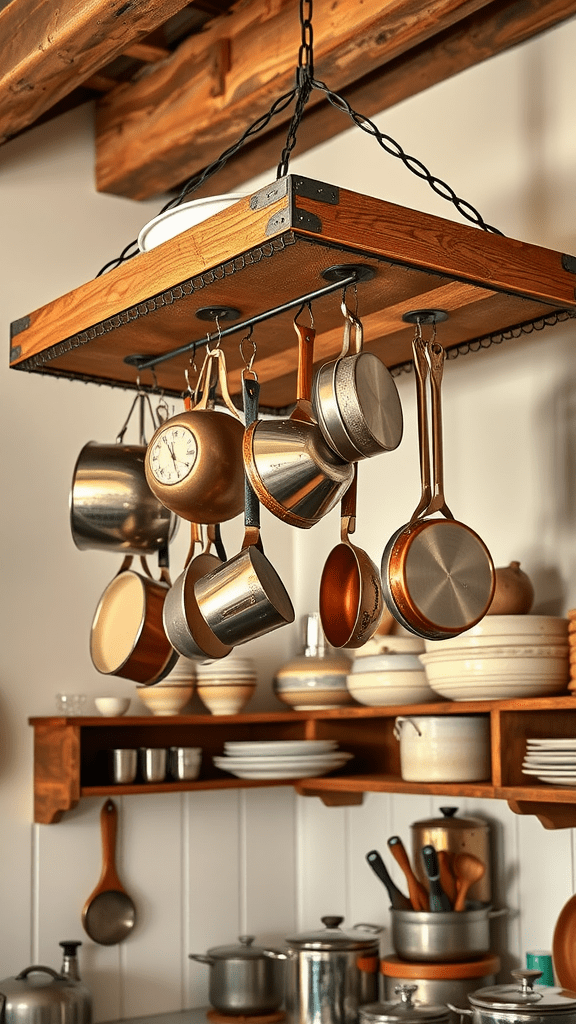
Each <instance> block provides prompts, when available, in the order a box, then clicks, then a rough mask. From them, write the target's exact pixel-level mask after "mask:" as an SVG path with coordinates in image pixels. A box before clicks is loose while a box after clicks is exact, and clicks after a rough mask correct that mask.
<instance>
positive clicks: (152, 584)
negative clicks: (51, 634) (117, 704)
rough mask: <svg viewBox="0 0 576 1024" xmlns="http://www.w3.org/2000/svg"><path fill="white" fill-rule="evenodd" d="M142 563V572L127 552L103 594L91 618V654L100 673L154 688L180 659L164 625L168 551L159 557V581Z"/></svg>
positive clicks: (167, 586) (168, 577)
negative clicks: (138, 571)
mask: <svg viewBox="0 0 576 1024" xmlns="http://www.w3.org/2000/svg"><path fill="white" fill-rule="evenodd" d="M140 561H141V563H142V568H143V570H144V574H142V573H137V572H135V571H134V570H133V569H131V568H130V565H131V563H132V555H127V556H126V558H125V559H124V561H123V562H122V565H121V566H120V569H119V571H118V573H117V575H116V576H115V577H114V579H113V580H112V581H111V583H109V584H108V586H107V587H106V590H105V591H104V593H103V594H102V597H101V598H100V602H99V604H98V607H97V609H96V613H95V615H94V619H93V622H92V630H91V633H90V654H91V657H92V662H93V665H94V668H96V669H97V670H98V672H102V673H103V674H104V675H113V676H121V677H122V678H124V679H132V680H133V681H134V682H135V683H142V684H144V685H145V686H151V685H152V684H153V683H158V682H160V680H161V679H163V678H164V676H166V675H168V673H169V672H171V671H172V669H173V668H174V666H175V665H176V662H177V660H178V654H177V652H176V651H175V650H174V649H173V647H172V645H171V643H170V641H169V640H168V637H167V636H166V633H165V632H164V626H163V624H162V610H163V606H164V601H165V599H166V595H167V593H168V591H169V589H170V573H169V570H168V551H167V549H166V550H165V551H164V552H161V554H160V556H159V559H158V561H159V564H160V566H161V572H160V579H159V580H155V579H154V578H153V577H152V575H151V573H150V570H149V569H148V564H147V562H146V559H145V558H141V559H140Z"/></svg>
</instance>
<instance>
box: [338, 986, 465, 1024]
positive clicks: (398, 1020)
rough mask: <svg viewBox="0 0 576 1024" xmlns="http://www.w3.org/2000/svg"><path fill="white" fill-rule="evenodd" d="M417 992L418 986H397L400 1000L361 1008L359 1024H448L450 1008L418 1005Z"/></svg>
mask: <svg viewBox="0 0 576 1024" xmlns="http://www.w3.org/2000/svg"><path fill="white" fill-rule="evenodd" d="M417 991H418V985H396V986H395V988H394V992H395V993H396V995H399V996H400V999H399V1000H397V1001H396V1002H394V1001H390V1002H383V1003H371V1004H369V1005H367V1006H361V1007H360V1009H359V1011H358V1024H448V1022H449V1019H450V1014H449V1011H448V1007H447V1006H433V1005H426V1006H424V1005H422V1004H418V1005H416V1004H415V1003H413V1001H412V1000H413V997H414V994H415V993H416V992H417Z"/></svg>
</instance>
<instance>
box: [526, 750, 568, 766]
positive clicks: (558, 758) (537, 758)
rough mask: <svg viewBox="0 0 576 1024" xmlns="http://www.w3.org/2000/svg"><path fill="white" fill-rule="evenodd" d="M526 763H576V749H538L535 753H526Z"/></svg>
mask: <svg viewBox="0 0 576 1024" xmlns="http://www.w3.org/2000/svg"><path fill="white" fill-rule="evenodd" d="M524 762H525V763H526V764H539V765H544V766H545V765H549V764H550V765H555V764H576V750H572V751H571V750H570V749H568V748H567V749H566V750H550V751H546V750H544V751H541V750H540V751H538V752H537V753H534V754H528V753H527V754H526V756H525V758H524Z"/></svg>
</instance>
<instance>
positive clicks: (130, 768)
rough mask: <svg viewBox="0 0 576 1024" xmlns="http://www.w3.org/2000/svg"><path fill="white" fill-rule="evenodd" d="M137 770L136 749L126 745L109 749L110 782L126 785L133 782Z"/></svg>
mask: <svg viewBox="0 0 576 1024" xmlns="http://www.w3.org/2000/svg"><path fill="white" fill-rule="evenodd" d="M137 770H138V756H137V752H136V750H130V749H128V748H126V747H123V748H117V749H116V750H111V751H110V775H111V777H112V782H116V783H118V784H119V785H128V784H129V783H131V782H134V779H135V778H136V772H137Z"/></svg>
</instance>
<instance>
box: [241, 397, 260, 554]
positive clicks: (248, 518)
mask: <svg viewBox="0 0 576 1024" xmlns="http://www.w3.org/2000/svg"><path fill="white" fill-rule="evenodd" d="M242 395H243V400H244V418H245V421H246V426H247V427H249V426H250V424H251V423H254V421H255V420H257V419H258V402H259V397H260V384H259V383H258V381H257V380H254V379H252V378H249V377H243V379H242ZM244 495H245V501H244V541H243V544H242V547H243V548H247V547H249V546H250V545H251V544H256V545H258V547H260V548H261V541H260V502H259V501H258V497H257V495H256V493H255V491H254V490H253V488H252V485H251V484H250V481H249V480H248V476H247V474H246V473H245V474H244Z"/></svg>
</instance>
